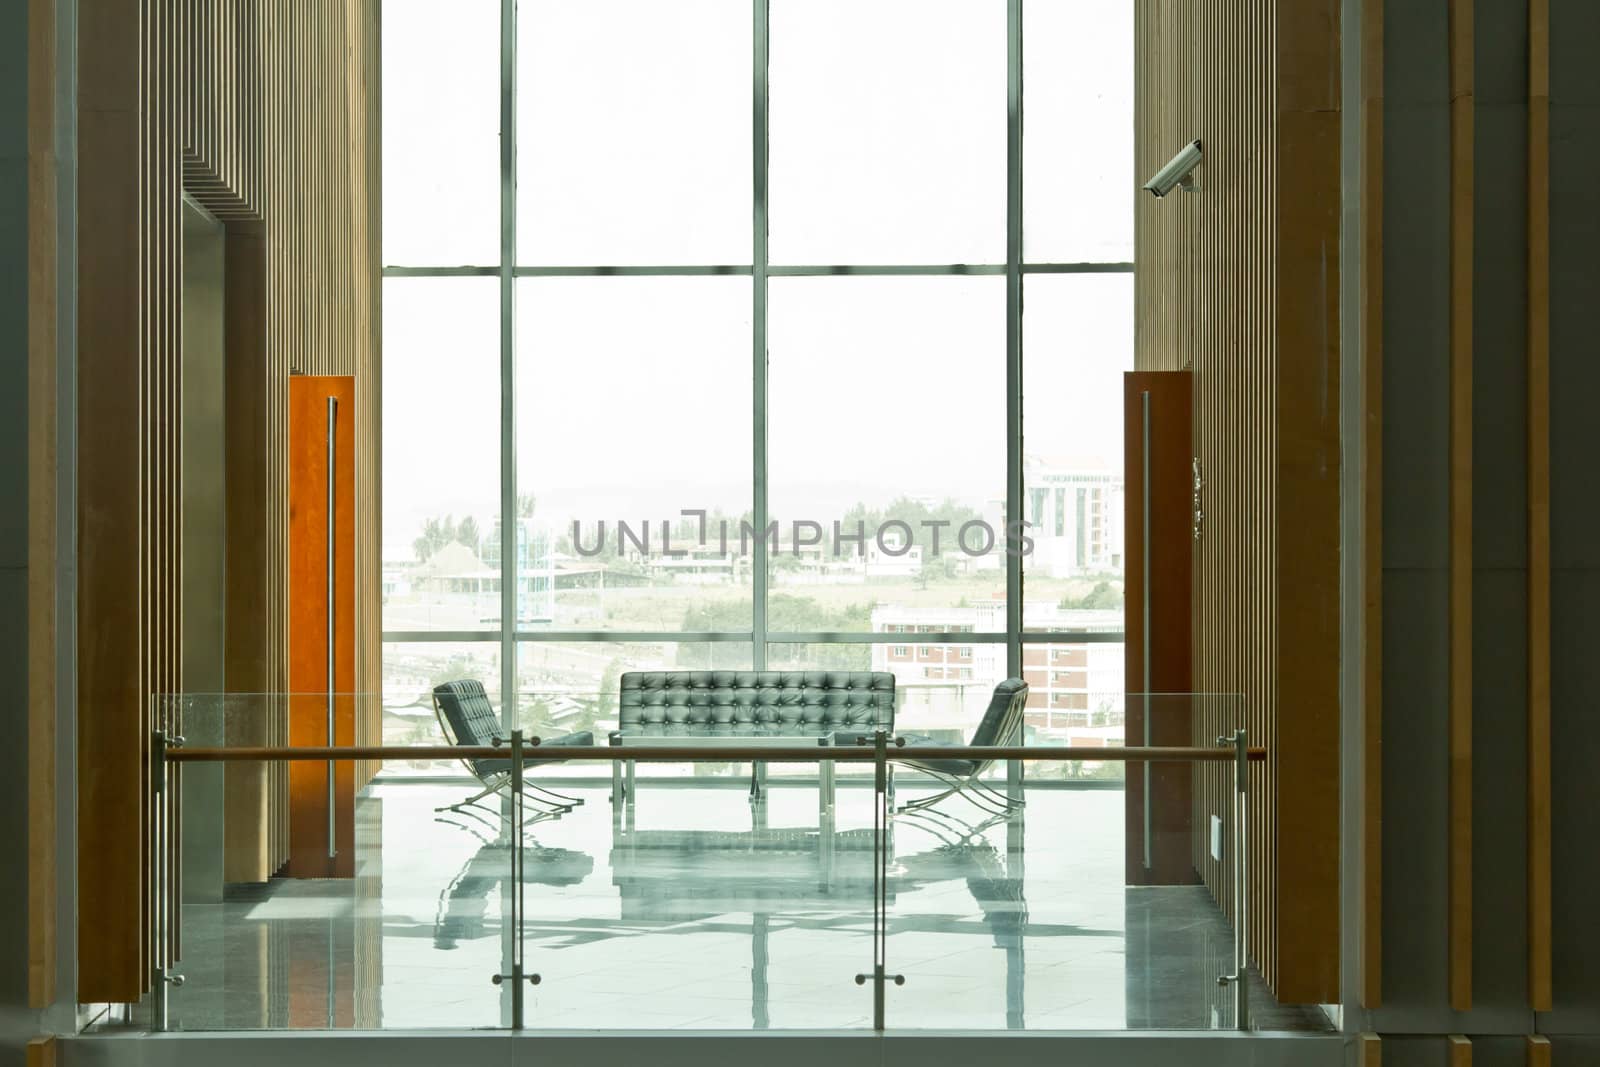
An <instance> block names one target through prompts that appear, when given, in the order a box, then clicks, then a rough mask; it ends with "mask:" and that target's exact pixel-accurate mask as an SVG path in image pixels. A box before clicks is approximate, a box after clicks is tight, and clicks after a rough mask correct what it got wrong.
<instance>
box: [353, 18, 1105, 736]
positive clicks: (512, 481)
mask: <svg viewBox="0 0 1600 1067" xmlns="http://www.w3.org/2000/svg"><path fill="white" fill-rule="evenodd" d="M1023 3H1024V0H1007V2H1006V260H1005V262H1004V263H952V264H927V263H880V264H860V263H835V264H773V263H771V262H770V261H769V258H768V247H767V230H768V227H767V221H768V204H767V192H768V170H767V167H768V150H769V146H770V130H769V127H768V88H769V85H768V71H769V55H770V36H769V27H770V23H769V9H770V0H751V16H752V18H751V25H752V35H751V89H752V94H751V96H752V109H751V124H752V139H751V149H752V151H751V154H752V158H751V180H752V192H753V196H752V200H751V204H752V218H751V261H750V262H749V263H729V264H611V265H581V264H574V265H519V264H518V263H517V236H518V230H517V202H516V173H517V158H518V145H517V122H516V118H517V14H518V13H517V0H500V160H499V165H500V175H499V177H500V247H499V253H500V262H499V263H498V264H494V265H485V264H457V265H399V264H397V265H390V266H386V267H384V268H383V276H384V277H385V278H491V277H492V278H497V279H498V280H499V297H500V335H499V336H500V514H501V519H500V606H501V612H500V619H501V625H500V626H499V627H498V628H497V629H486V630H393V631H384V632H383V634H382V640H383V643H384V644H386V645H387V644H399V643H405V644H426V643H491V642H492V643H497V644H498V645H499V647H500V675H501V693H502V694H503V695H504V696H503V698H502V701H501V714H502V716H503V717H504V718H505V720H506V727H507V729H510V728H511V727H512V726H514V725H515V723H513V722H512V721H511V720H512V719H513V718H514V717H515V710H514V709H515V707H516V691H517V674H518V671H517V647H518V645H520V644H523V643H539V642H562V643H569V642H570V643H574V644H579V643H622V642H627V643H649V644H698V643H747V644H750V645H751V648H752V653H751V654H752V659H753V663H752V665H753V666H754V667H755V668H756V669H762V668H764V667H765V666H766V655H767V649H768V647H769V646H771V645H787V644H893V643H895V642H900V643H902V644H903V643H904V642H905V635H904V634H891V633H887V632H885V633H872V632H869V633H860V632H840V631H815V632H801V633H795V632H773V631H769V630H768V628H767V597H768V592H769V588H768V581H769V574H768V567H767V552H768V548H767V543H766V541H765V539H761V538H758V539H757V540H756V542H755V549H754V550H755V558H754V560H753V561H752V563H753V567H752V617H751V628H750V630H749V631H727V632H712V633H693V632H682V631H670V630H661V631H656V630H648V631H640V630H537V631H529V630H519V629H517V628H516V619H517V607H518V605H517V598H518V589H517V557H518V550H519V538H518V528H517V489H518V483H519V472H518V470H517V455H516V416H517V410H516V408H517V405H516V372H517V366H516V282H517V279H519V278H598V277H713V276H726V275H732V276H747V277H749V278H751V280H752V284H751V300H752V327H751V371H752V390H751V459H752V486H751V489H752V508H751V511H752V517H753V518H754V520H755V523H756V527H757V529H765V528H766V523H767V521H768V513H769V508H768V469H767V458H768V457H767V410H768V405H767V400H768V397H767V369H768V368H767V281H768V279H769V278H774V277H778V278H803V277H839V276H856V277H896V276H899V277H961V276H991V277H1004V278H1005V286H1006V300H1005V306H1006V311H1005V315H1006V325H1005V376H1006V383H1005V391H1006V423H1005V434H1006V493H1005V496H1006V515H1007V516H1008V517H1011V516H1020V515H1023V514H1024V513H1025V507H1024V505H1025V503H1026V500H1025V494H1026V490H1025V479H1024V476H1025V471H1024V462H1023V425H1022V419H1023V372H1024V365H1023V352H1022V310H1023V279H1024V276H1025V275H1028V274H1131V273H1133V270H1134V265H1133V263H1132V262H1127V261H1115V262H1110V261H1108V262H1095V261H1089V262H1031V263H1030V262H1025V261H1024V258H1023V257H1024V250H1023V189H1022V174H1023V145H1022V138H1023V110H1022V109H1023V69H1022V67H1023V26H1022V11H1023ZM1023 572H1024V567H1023V561H1022V557H1021V556H1020V555H1019V554H1017V553H1015V552H1013V553H1008V554H1007V557H1006V627H1005V630H1003V631H993V632H989V633H971V632H967V631H944V632H939V633H929V634H918V635H916V636H917V637H918V639H919V641H926V642H928V643H933V644H953V643H963V644H974V645H978V644H1004V645H1005V646H1006V665H1007V670H1008V672H1009V673H1010V674H1012V675H1013V676H1020V675H1021V673H1022V659H1023V656H1022V649H1023V646H1024V645H1029V644H1102V643H1120V642H1122V641H1123V640H1124V639H1125V637H1124V634H1123V632H1122V631H1120V630H1097V631H1084V632H1074V631H1056V632H1052V631H1030V630H1025V629H1024V627H1023V579H1024V573H1023ZM507 620H510V624H509V625H508V624H507Z"/></svg>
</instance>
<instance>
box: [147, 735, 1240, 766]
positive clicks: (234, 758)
mask: <svg viewBox="0 0 1600 1067" xmlns="http://www.w3.org/2000/svg"><path fill="white" fill-rule="evenodd" d="M528 747H530V748H536V747H538V742H537V741H536V740H535V739H532V738H530V739H529V740H528ZM549 751H550V753H551V755H550V759H552V760H563V761H567V760H611V761H626V762H634V761H638V762H641V763H678V762H691V761H694V760H702V759H703V760H711V761H726V762H732V763H742V762H745V761H747V760H765V761H767V762H770V763H810V762H812V761H816V762H822V761H824V760H832V761H834V762H843V763H871V762H872V761H873V760H874V759H876V758H877V757H876V756H875V754H874V752H873V749H872V748H871V747H870V746H866V745H862V746H848V745H843V746H821V745H813V746H805V745H794V746H788V745H784V746H776V745H629V746H627V747H611V746H607V745H585V746H581V747H580V746H577V745H561V746H559V747H553V748H551V749H549ZM165 756H166V759H167V760H168V761H169V762H173V763H229V762H249V761H261V760H267V761H271V760H285V761H298V760H410V759H509V758H510V748H509V746H506V747H499V748H495V747H490V746H487V745H481V746H473V745H417V746H410V747H408V746H405V745H340V746H335V747H331V748H330V747H328V746H326V745H318V746H294V747H272V746H253V747H244V746H241V747H237V748H168V749H167V750H166V754H165ZM540 758H541V754H540V753H533V754H532V755H531V759H532V760H533V761H535V762H537V761H538V760H539V759H540ZM886 758H888V759H891V760H927V759H970V760H995V761H999V760H1020V761H1024V762H1042V761H1047V760H1099V761H1102V762H1106V763H1147V762H1148V763H1232V762H1234V760H1235V758H1236V756H1235V753H1234V751H1233V750H1232V749H1231V748H1199V747H1190V748H1181V747H1135V748H1097V747H1093V746H1086V745H1019V746H1011V745H900V746H896V745H893V744H891V745H890V747H889V749H888V752H887V754H886ZM1247 758H1248V759H1250V760H1251V761H1252V762H1258V763H1259V762H1261V761H1264V760H1265V759H1266V758H1267V750H1266V749H1264V748H1251V749H1249V750H1248V757H1247Z"/></svg>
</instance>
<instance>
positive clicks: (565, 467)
mask: <svg viewBox="0 0 1600 1067" xmlns="http://www.w3.org/2000/svg"><path fill="white" fill-rule="evenodd" d="M517 314H518V325H517V398H518V411H517V478H518V499H519V501H520V502H521V503H520V505H519V506H520V508H521V510H522V512H523V514H522V515H520V516H519V520H518V521H519V526H520V527H521V528H522V530H523V537H524V539H525V542H527V543H528V544H530V546H531V548H530V549H529V550H528V551H526V552H524V556H525V557H526V569H525V570H524V571H523V576H522V579H521V586H522V589H521V592H522V596H521V598H520V601H519V602H520V605H521V608H520V614H519V618H518V620H517V624H518V627H519V628H520V629H525V630H526V629H556V630H574V629H575V630H619V629H620V630H656V631H661V630H749V628H750V625H751V621H750V608H749V604H750V588H749V585H750V574H749V568H748V566H747V565H745V564H743V563H742V562H741V560H740V559H739V558H738V554H737V540H738V524H739V520H740V519H741V517H744V518H747V517H748V512H749V509H750V493H751V476H750V464H751V446H750V436H751V419H752V414H751V369H750V280H749V279H748V278H740V277H715V278H658V277H650V278H549V279H524V280H522V281H519V282H518V284H517ZM685 512H691V513H698V512H704V513H705V521H704V528H703V530H702V524H701V520H700V517H699V515H698V514H688V515H686V514H685ZM664 523H665V524H667V529H666V531H665V533H664V532H663V528H662V527H663V524H664ZM724 524H726V527H725V526H724ZM724 528H726V529H727V530H729V531H731V533H730V543H729V544H726V545H725V544H724V543H723V540H722V532H723V530H724ZM702 534H703V536H702Z"/></svg>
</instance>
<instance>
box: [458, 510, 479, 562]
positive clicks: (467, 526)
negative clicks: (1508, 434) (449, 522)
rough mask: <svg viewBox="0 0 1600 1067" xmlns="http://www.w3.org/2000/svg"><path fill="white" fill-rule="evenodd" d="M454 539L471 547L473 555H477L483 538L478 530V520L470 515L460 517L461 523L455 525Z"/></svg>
mask: <svg viewBox="0 0 1600 1067" xmlns="http://www.w3.org/2000/svg"><path fill="white" fill-rule="evenodd" d="M455 539H456V540H457V541H459V542H461V543H462V544H464V545H466V546H467V547H468V548H470V549H472V552H473V555H477V553H478V548H479V546H480V543H481V542H482V540H483V535H482V534H481V533H480V532H479V531H478V520H477V519H474V518H473V517H472V516H471V515H468V516H467V517H466V518H464V519H462V520H461V525H459V526H457V527H456V536H455Z"/></svg>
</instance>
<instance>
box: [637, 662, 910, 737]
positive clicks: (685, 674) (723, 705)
mask: <svg viewBox="0 0 1600 1067" xmlns="http://www.w3.org/2000/svg"><path fill="white" fill-rule="evenodd" d="M618 704H619V706H618V709H617V712H618V715H617V717H618V724H619V727H620V729H621V730H622V732H624V733H628V734H638V733H652V732H661V733H667V732H671V731H672V730H673V728H675V727H701V728H711V729H713V730H715V728H718V727H723V728H726V732H727V733H730V734H734V735H737V734H739V733H741V732H748V733H776V734H782V733H792V734H794V735H796V736H811V735H813V734H816V733H821V732H823V731H825V730H828V729H834V730H864V731H866V732H868V733H870V732H871V731H873V730H876V729H879V728H882V729H884V730H888V731H891V732H892V731H893V730H894V675H892V674H890V673H888V672H887V671H630V672H628V673H627V674H624V675H623V676H622V693H621V696H620V698H619V702H618ZM685 732H687V731H685Z"/></svg>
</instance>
